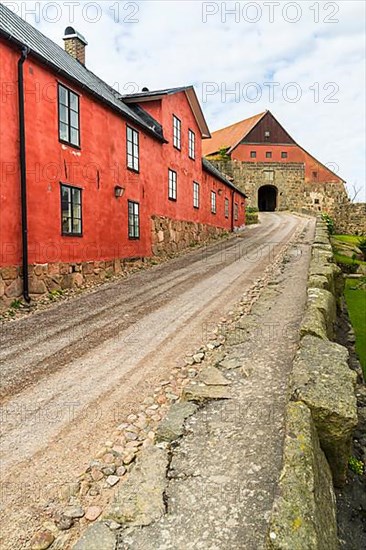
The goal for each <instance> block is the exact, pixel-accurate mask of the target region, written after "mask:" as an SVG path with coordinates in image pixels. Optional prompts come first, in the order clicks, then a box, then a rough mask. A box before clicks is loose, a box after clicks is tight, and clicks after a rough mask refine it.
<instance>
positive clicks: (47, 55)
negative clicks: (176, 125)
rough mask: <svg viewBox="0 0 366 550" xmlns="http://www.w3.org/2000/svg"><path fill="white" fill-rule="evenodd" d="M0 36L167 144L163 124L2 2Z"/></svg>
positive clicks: (0, 7) (0, 6) (0, 8)
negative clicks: (129, 100) (25, 48)
mask: <svg viewBox="0 0 366 550" xmlns="http://www.w3.org/2000/svg"><path fill="white" fill-rule="evenodd" d="M0 35H1V36H3V37H5V38H6V39H8V40H10V41H12V42H14V43H15V44H17V45H18V46H27V47H28V48H29V50H30V54H32V55H34V56H35V57H37V58H39V59H40V60H41V61H43V62H44V63H46V64H47V65H49V66H50V67H52V68H53V69H54V70H55V71H56V72H58V73H60V74H61V75H63V76H65V77H66V78H68V79H70V80H72V81H73V82H75V83H76V84H77V85H79V86H80V87H81V88H83V89H85V90H87V91H88V92H90V93H91V94H92V95H93V96H96V97H97V98H99V100H101V101H103V102H104V103H107V104H108V105H109V106H110V107H112V108H113V109H114V110H116V111H118V112H120V113H121V114H122V115H123V116H124V117H126V118H127V119H129V120H130V121H131V122H133V123H135V124H137V125H138V126H140V127H141V128H143V129H145V130H146V131H147V132H148V133H149V134H151V135H153V136H154V137H155V138H157V139H159V140H160V141H165V140H164V136H163V129H162V126H161V124H159V122H157V121H156V120H155V119H154V118H153V117H152V116H151V115H149V114H148V113H146V112H145V111H144V110H143V109H136V108H132V107H131V106H130V105H126V104H125V103H123V101H122V96H121V94H119V93H118V92H117V91H116V90H114V89H113V88H112V87H111V86H109V85H108V84H107V83H106V82H104V81H103V80H101V79H100V78H99V77H98V76H96V75H95V74H94V73H92V72H91V71H90V70H89V69H87V68H86V67H85V66H84V65H82V64H81V63H79V61H77V60H76V59H74V58H73V57H72V56H71V55H69V54H68V53H67V52H66V51H65V50H63V49H62V48H61V47H60V46H58V45H57V44H56V43H55V42H53V41H52V40H50V39H49V38H47V37H46V36H45V35H44V34H42V33H41V32H39V31H38V30H37V29H35V28H34V27H32V25H30V24H29V23H27V22H26V21H24V20H23V19H21V18H20V17H19V16H18V15H16V14H15V13H14V12H13V11H12V10H10V9H9V8H7V7H6V6H4V4H1V3H0Z"/></svg>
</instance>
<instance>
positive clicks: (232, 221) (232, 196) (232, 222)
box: [231, 190, 235, 233]
mask: <svg viewBox="0 0 366 550" xmlns="http://www.w3.org/2000/svg"><path fill="white" fill-rule="evenodd" d="M234 207H235V191H234V190H233V192H232V195H231V231H232V232H233V233H234V229H235V223H234Z"/></svg>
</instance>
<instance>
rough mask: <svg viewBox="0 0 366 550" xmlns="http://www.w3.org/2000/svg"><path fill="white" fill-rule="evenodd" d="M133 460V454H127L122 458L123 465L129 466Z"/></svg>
mask: <svg viewBox="0 0 366 550" xmlns="http://www.w3.org/2000/svg"><path fill="white" fill-rule="evenodd" d="M134 460H135V454H132V453H131V454H128V455H125V456H124V457H123V464H131V462H133V461H134Z"/></svg>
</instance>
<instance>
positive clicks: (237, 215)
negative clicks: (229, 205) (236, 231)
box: [234, 202, 239, 222]
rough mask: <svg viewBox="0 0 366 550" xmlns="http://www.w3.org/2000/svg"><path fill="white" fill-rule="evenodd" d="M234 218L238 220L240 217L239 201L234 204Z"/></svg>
mask: <svg viewBox="0 0 366 550" xmlns="http://www.w3.org/2000/svg"><path fill="white" fill-rule="evenodd" d="M234 219H235V221H236V222H237V221H238V219H239V205H238V203H237V202H236V203H235V205H234Z"/></svg>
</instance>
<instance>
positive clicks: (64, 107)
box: [58, 84, 80, 147]
mask: <svg viewBox="0 0 366 550" xmlns="http://www.w3.org/2000/svg"><path fill="white" fill-rule="evenodd" d="M79 104H80V98H79V96H78V94H76V93H75V92H73V91H72V90H70V89H69V88H66V86H63V85H62V84H59V85H58V131H59V140H60V141H62V142H64V143H68V144H69V145H72V146H74V147H80V109H79V108H80V105H79Z"/></svg>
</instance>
